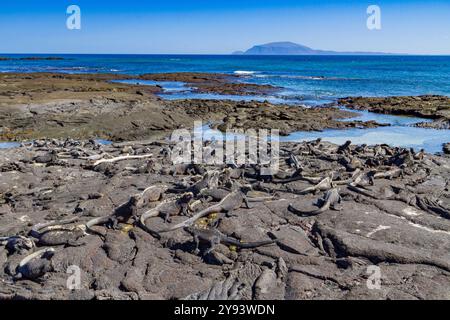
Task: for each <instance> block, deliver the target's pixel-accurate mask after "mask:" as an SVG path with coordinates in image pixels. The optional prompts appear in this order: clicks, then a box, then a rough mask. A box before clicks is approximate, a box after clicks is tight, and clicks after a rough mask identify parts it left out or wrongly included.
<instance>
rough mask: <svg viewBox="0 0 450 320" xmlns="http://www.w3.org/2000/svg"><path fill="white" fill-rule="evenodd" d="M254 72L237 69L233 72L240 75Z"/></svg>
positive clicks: (253, 72)
mask: <svg viewBox="0 0 450 320" xmlns="http://www.w3.org/2000/svg"><path fill="white" fill-rule="evenodd" d="M255 73H256V71H246V70H237V71H235V72H234V74H237V75H241V76H249V75H252V74H255Z"/></svg>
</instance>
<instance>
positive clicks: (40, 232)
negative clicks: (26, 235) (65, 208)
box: [30, 217, 86, 247]
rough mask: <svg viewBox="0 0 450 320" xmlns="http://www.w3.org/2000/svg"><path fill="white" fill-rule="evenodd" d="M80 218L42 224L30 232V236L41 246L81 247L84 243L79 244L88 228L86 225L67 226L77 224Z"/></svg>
mask: <svg viewBox="0 0 450 320" xmlns="http://www.w3.org/2000/svg"><path fill="white" fill-rule="evenodd" d="M78 219H79V218H78V217H74V218H70V219H66V220H62V221H51V222H47V223H40V224H37V225H35V226H33V228H32V229H31V231H30V235H31V236H32V237H34V238H36V239H38V243H39V245H42V246H58V245H68V246H74V247H76V246H80V245H83V244H84V243H81V242H78V240H79V239H80V238H82V237H83V236H84V235H85V232H86V228H85V226H84V225H77V226H72V227H67V226H66V225H68V224H71V223H74V222H77V221H78Z"/></svg>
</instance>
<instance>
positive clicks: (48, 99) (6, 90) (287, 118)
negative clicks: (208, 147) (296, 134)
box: [0, 73, 379, 141]
mask: <svg viewBox="0 0 450 320" xmlns="http://www.w3.org/2000/svg"><path fill="white" fill-rule="evenodd" d="M201 75H202V74H184V73H183V74H170V75H168V74H162V75H146V76H145V78H146V79H149V78H151V79H153V80H173V81H175V80H176V81H181V80H182V81H186V82H187V83H188V84H189V83H192V82H193V81H195V80H198V83H196V84H195V85H196V87H197V88H198V90H202V91H208V92H217V93H223V92H224V91H223V90H227V91H228V90H232V91H228V92H230V93H232V94H235V95H240V94H248V92H249V91H248V90H249V89H248V87H247V86H250V87H251V88H255V86H256V88H258V89H257V90H256V91H258V93H259V94H261V93H262V92H264V91H265V90H267V88H266V86H257V85H247V84H236V83H233V82H231V83H228V82H225V81H231V80H229V77H231V76H225V75H222V76H220V77H219V75H214V74H213V75H209V79H210V81H209V82H207V84H206V82H205V81H206V80H205V79H207V78H206V77H205V76H201ZM143 77H144V76H143ZM130 78H131V77H129V76H122V75H113V74H98V75H91V74H79V75H67V74H47V73H43V74H41V73H39V74H37V73H34V74H0V80H1V81H2V83H3V85H2V86H1V87H0V123H1V125H0V141H23V140H30V139H40V138H67V137H70V138H76V139H90V138H93V137H97V138H101V139H108V140H113V141H124V140H133V139H146V138H150V137H161V136H167V135H168V134H170V133H171V132H172V131H173V130H175V129H179V128H190V127H192V124H193V122H194V121H195V120H204V121H207V122H211V123H213V125H214V126H215V127H218V128H221V129H226V128H231V127H235V128H254V129H260V128H263V129H266V128H269V129H270V128H274V129H280V131H281V133H282V134H283V135H286V134H288V133H290V132H293V131H298V130H304V131H318V130H323V129H341V128H342V129H343V128H355V127H356V128H359V127H361V128H365V127H376V126H379V124H377V123H375V122H372V121H370V122H362V121H341V120H343V119H345V118H350V117H354V114H353V113H351V112H346V111H342V110H338V109H337V108H332V107H328V108H314V109H313V108H304V107H301V106H286V105H274V104H271V103H268V102H253V101H252V102H236V101H227V100H177V101H166V100H163V99H161V98H159V97H158V96H156V94H157V93H161V91H162V89H161V88H160V87H157V86H147V85H128V84H121V83H111V82H110V81H112V80H127V79H130ZM235 78H236V77H235ZM225 79H228V80H225ZM227 85H233V86H234V87H233V89H230V87H229V86H227ZM272 89H273V88H272ZM272 89H271V90H272ZM252 90H253V91H255V89H252Z"/></svg>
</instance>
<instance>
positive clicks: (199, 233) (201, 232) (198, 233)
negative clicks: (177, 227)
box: [184, 227, 276, 255]
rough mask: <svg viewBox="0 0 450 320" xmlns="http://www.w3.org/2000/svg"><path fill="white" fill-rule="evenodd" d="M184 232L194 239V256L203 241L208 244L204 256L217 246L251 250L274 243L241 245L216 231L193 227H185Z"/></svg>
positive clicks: (273, 241)
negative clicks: (223, 245) (222, 245)
mask: <svg viewBox="0 0 450 320" xmlns="http://www.w3.org/2000/svg"><path fill="white" fill-rule="evenodd" d="M184 230H185V231H186V232H188V233H190V234H191V235H192V236H193V237H194V241H195V253H196V254H198V253H199V252H200V251H199V244H200V241H205V242H207V243H208V244H209V248H208V249H207V250H206V251H205V252H204V255H207V254H208V253H210V252H212V251H213V250H214V248H215V247H216V245H218V244H225V245H232V246H236V247H238V248H242V249H252V248H257V247H261V246H266V245H269V244H273V243H275V242H276V240H265V241H258V242H248V243H243V242H240V241H238V240H236V239H234V238H231V237H228V236H226V235H224V234H223V233H221V232H220V231H219V230H217V229H200V228H195V227H185V228H184Z"/></svg>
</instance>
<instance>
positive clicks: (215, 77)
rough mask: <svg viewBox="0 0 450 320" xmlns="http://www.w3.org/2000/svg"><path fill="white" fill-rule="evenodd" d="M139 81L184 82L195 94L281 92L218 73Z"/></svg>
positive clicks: (147, 77) (154, 76) (150, 76)
mask: <svg viewBox="0 0 450 320" xmlns="http://www.w3.org/2000/svg"><path fill="white" fill-rule="evenodd" d="M139 79H143V80H153V81H177V82H184V83H185V84H186V86H187V87H191V88H192V91H193V92H196V93H214V94H223V95H240V96H248V95H251V96H260V95H262V96H265V95H268V94H272V93H275V92H278V91H280V90H281V88H277V87H274V86H271V85H261V84H253V83H246V82H245V81H243V79H244V78H243V77H242V76H238V75H231V74H230V75H229V74H220V73H199V72H178V73H157V74H143V75H141V76H140V77H139Z"/></svg>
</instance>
